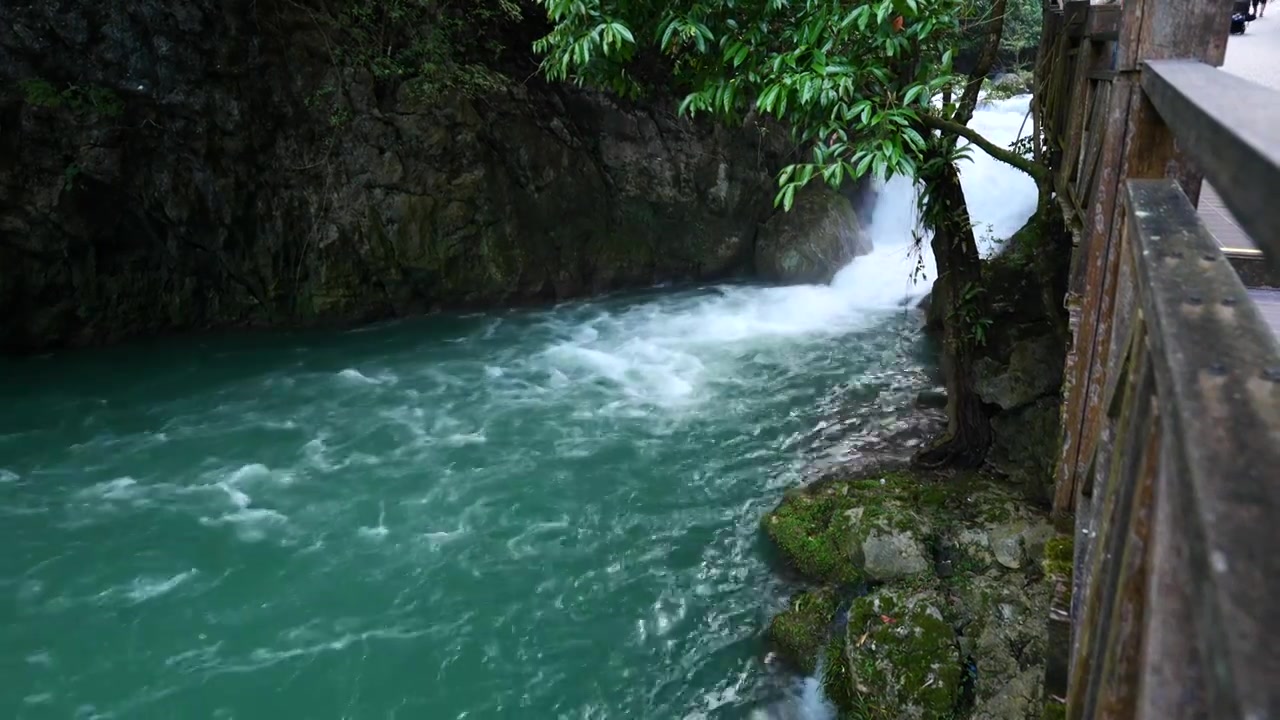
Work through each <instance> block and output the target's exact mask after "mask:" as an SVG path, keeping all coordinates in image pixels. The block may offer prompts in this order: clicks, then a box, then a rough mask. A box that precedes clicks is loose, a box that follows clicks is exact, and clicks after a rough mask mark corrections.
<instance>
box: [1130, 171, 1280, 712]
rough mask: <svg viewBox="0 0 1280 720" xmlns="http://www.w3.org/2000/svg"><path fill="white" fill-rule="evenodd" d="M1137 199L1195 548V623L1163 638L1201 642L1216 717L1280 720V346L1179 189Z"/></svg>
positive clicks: (1184, 510) (1155, 362)
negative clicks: (1279, 644) (1279, 640)
mask: <svg viewBox="0 0 1280 720" xmlns="http://www.w3.org/2000/svg"><path fill="white" fill-rule="evenodd" d="M1125 193H1126V205H1127V208H1128V223H1129V233H1130V237H1131V238H1132V239H1133V242H1132V244H1131V252H1132V253H1133V255H1134V258H1135V262H1136V265H1137V270H1138V276H1139V284H1140V287H1141V292H1140V293H1139V295H1140V297H1141V298H1142V303H1143V315H1144V318H1145V320H1146V322H1147V323H1148V326H1149V328H1150V332H1149V333H1148V337H1149V338H1150V342H1151V350H1152V367H1153V370H1154V372H1155V380H1156V387H1157V389H1158V392H1159V397H1160V403H1161V409H1162V410H1161V413H1160V418H1161V425H1162V432H1163V434H1164V438H1165V441H1166V442H1167V443H1168V444H1169V445H1170V446H1172V448H1173V450H1174V452H1173V453H1172V458H1171V459H1172V460H1173V461H1174V462H1175V463H1176V465H1175V466H1174V467H1162V468H1161V472H1162V474H1163V473H1170V474H1171V475H1170V476H1171V477H1172V478H1173V480H1172V482H1174V483H1176V484H1177V489H1176V492H1175V493H1174V495H1175V496H1176V498H1177V500H1178V507H1177V508H1176V509H1175V515H1176V517H1175V520H1177V518H1181V522H1177V524H1178V525H1179V526H1180V528H1179V537H1178V538H1177V542H1179V543H1181V544H1183V545H1184V546H1185V547H1186V548H1187V550H1188V551H1189V553H1190V554H1189V558H1188V563H1189V565H1188V571H1189V573H1190V578H1188V579H1189V581H1190V588H1189V601H1190V603H1191V608H1190V612H1189V616H1190V617H1191V618H1192V619H1193V628H1177V629H1173V628H1166V629H1162V631H1164V632H1168V631H1170V630H1172V631H1173V632H1181V631H1188V630H1189V631H1191V632H1193V633H1194V641H1195V644H1196V645H1197V646H1198V651H1199V652H1200V653H1201V654H1202V656H1203V659H1204V667H1205V668H1208V669H1210V671H1209V672H1207V673H1206V674H1205V680H1206V682H1207V683H1208V687H1207V688H1206V689H1207V693H1206V701H1207V702H1206V704H1207V706H1208V710H1209V716H1210V717H1214V718H1274V717H1280V683H1277V682H1276V678H1280V651H1277V649H1276V647H1275V643H1274V638H1273V637H1272V636H1273V634H1274V632H1273V631H1274V628H1275V627H1277V625H1278V624H1280V606H1278V605H1277V603H1276V601H1275V598H1276V596H1277V594H1280V553H1277V552H1276V549H1277V548H1280V522H1278V521H1277V518H1280V482H1277V479H1278V478H1280V346H1278V345H1277V342H1276V338H1275V336H1274V335H1273V334H1272V333H1271V331H1270V329H1269V328H1268V327H1267V326H1266V324H1265V323H1264V321H1263V319H1262V316H1261V314H1260V313H1259V312H1258V309H1257V308H1256V307H1255V306H1254V305H1253V303H1252V301H1251V300H1250V299H1249V296H1248V294H1247V293H1246V291H1245V288H1244V286H1243V285H1242V284H1241V282H1240V279H1239V278H1238V277H1237V276H1236V274H1235V272H1234V271H1233V270H1232V269H1231V267H1230V265H1229V264H1228V263H1227V261H1226V259H1225V258H1224V257H1223V255H1222V253H1221V251H1220V250H1219V249H1218V248H1217V246H1216V243H1215V242H1214V239H1213V236H1212V235H1211V234H1210V233H1209V231H1208V229H1206V228H1205V227H1204V225H1203V223H1202V222H1201V221H1200V218H1199V215H1198V214H1197V213H1196V209H1195V207H1194V206H1193V205H1192V204H1191V202H1190V200H1188V198H1187V197H1186V195H1185V194H1184V193H1183V192H1182V189H1181V188H1180V187H1179V186H1178V184H1177V183H1176V182H1175V181H1173V180H1169V179H1166V180H1129V181H1127V182H1126V183H1125ZM1153 660H1154V659H1153V658H1151V657H1148V658H1147V662H1148V663H1151V662H1153ZM1144 674H1145V675H1147V676H1148V677H1150V676H1151V675H1152V673H1144ZM1176 690H1177V689H1176V688H1172V689H1168V690H1167V692H1175V691H1176ZM1144 692H1146V691H1144ZM1146 695H1147V697H1146V699H1145V701H1144V702H1150V697H1149V693H1146Z"/></svg>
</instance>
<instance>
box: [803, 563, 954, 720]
mask: <svg viewBox="0 0 1280 720" xmlns="http://www.w3.org/2000/svg"><path fill="white" fill-rule="evenodd" d="M943 603H944V599H943V598H942V596H941V595H939V594H938V593H937V592H936V591H934V590H931V589H919V590H917V589H899V588H895V587H893V586H887V587H884V588H881V589H879V590H876V591H875V592H873V593H871V594H870V595H867V596H865V597H862V598H858V599H857V600H855V601H854V603H853V605H852V607H851V608H850V610H849V622H848V625H847V626H846V628H845V634H844V635H843V636H842V637H838V638H836V639H835V640H834V641H833V643H832V645H831V646H830V647H829V649H828V654H827V662H828V664H829V665H828V672H827V673H826V676H825V677H824V678H823V683H824V689H825V691H826V693H827V696H828V697H830V698H832V699H833V700H834V701H835V702H836V703H837V704H838V705H839V706H841V707H846V708H852V707H858V708H864V709H866V710H867V711H869V713H870V715H871V716H872V717H880V716H886V717H895V718H904V719H909V720H943V719H944V718H948V717H950V716H951V712H952V711H953V710H954V708H955V703H956V696H957V693H958V691H959V688H960V680H961V664H960V660H961V658H960V656H959V653H958V650H957V644H956V633H955V630H954V629H953V628H952V626H951V624H950V623H949V622H947V620H946V619H945V617H944V616H943V612H942V610H941V608H942V607H943Z"/></svg>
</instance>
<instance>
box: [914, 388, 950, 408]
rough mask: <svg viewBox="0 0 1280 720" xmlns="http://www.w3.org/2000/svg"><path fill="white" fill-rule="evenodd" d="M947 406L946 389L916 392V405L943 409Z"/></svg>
mask: <svg viewBox="0 0 1280 720" xmlns="http://www.w3.org/2000/svg"><path fill="white" fill-rule="evenodd" d="M946 406H947V392H946V391H945V390H921V391H920V392H919V393H917V394H916V407H921V408H935V409H942V408H945V407H946Z"/></svg>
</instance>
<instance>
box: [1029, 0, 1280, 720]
mask: <svg viewBox="0 0 1280 720" xmlns="http://www.w3.org/2000/svg"><path fill="white" fill-rule="evenodd" d="M1061 7H1062V8H1063V11H1060V12H1053V11H1046V12H1045V14H1044V20H1045V37H1044V39H1043V40H1042V49H1041V57H1040V58H1039V60H1038V66H1037V73H1038V75H1037V78H1038V81H1039V85H1038V87H1040V88H1042V89H1044V88H1049V89H1048V90H1046V91H1045V92H1046V95H1045V97H1044V98H1037V103H1038V104H1037V108H1038V109H1039V110H1040V120H1041V128H1042V130H1043V131H1044V132H1046V134H1048V135H1050V137H1051V148H1054V149H1058V150H1059V151H1060V152H1059V153H1057V154H1054V153H1052V152H1051V153H1050V154H1049V155H1048V161H1049V163H1050V164H1051V166H1052V169H1053V171H1054V181H1055V190H1056V191H1057V194H1058V197H1059V199H1060V200H1061V201H1062V202H1063V204H1064V205H1066V206H1067V207H1066V208H1065V212H1064V214H1065V215H1066V217H1067V218H1068V221H1069V222H1071V223H1078V224H1075V226H1074V227H1073V230H1074V231H1075V232H1076V238H1075V239H1076V241H1077V243H1078V244H1077V248H1076V251H1075V252H1076V257H1075V258H1074V259H1073V268H1072V277H1071V282H1070V285H1069V291H1068V298H1067V306H1068V312H1069V315H1070V319H1071V332H1072V347H1071V350H1070V352H1069V354H1068V360H1067V372H1066V382H1065V384H1064V412H1063V434H1062V454H1061V456H1060V461H1059V464H1058V467H1057V471H1056V472H1057V486H1056V488H1055V497H1054V508H1055V510H1056V511H1057V512H1059V513H1063V514H1066V513H1074V515H1075V542H1076V544H1075V551H1076V554H1075V559H1074V563H1073V568H1074V573H1073V575H1072V577H1071V584H1070V587H1069V589H1068V588H1067V587H1066V584H1065V583H1063V582H1058V583H1056V584H1055V586H1054V599H1053V608H1054V610H1053V611H1051V613H1050V625H1051V628H1056V627H1057V626H1058V625H1061V624H1062V622H1063V616H1064V615H1065V616H1066V617H1069V620H1070V625H1071V632H1070V638H1069V643H1068V644H1069V647H1066V648H1062V647H1061V646H1057V647H1055V648H1054V649H1053V652H1052V653H1051V657H1052V658H1054V663H1053V664H1052V665H1053V666H1055V667H1060V666H1061V665H1058V663H1061V664H1062V665H1067V666H1069V670H1068V671H1067V673H1066V675H1067V676H1068V679H1067V681H1066V683H1065V685H1064V683H1063V682H1062V681H1061V673H1057V674H1054V673H1047V674H1046V689H1047V691H1048V692H1049V694H1050V695H1052V696H1054V697H1061V698H1064V699H1065V700H1066V710H1067V717H1068V718H1069V719H1070V720H1135V719H1138V720H1184V719H1185V720H1193V719H1194V720H1199V719H1200V718H1215V719H1217V718H1224V719H1225V718H1229V719H1231V720H1253V719H1254V718H1257V719H1259V720H1261V719H1262V718H1273V719H1277V720H1280V650H1277V647H1278V646H1277V644H1276V628H1280V603H1278V602H1277V601H1276V600H1275V597H1276V595H1277V594H1280V347H1278V345H1277V340H1276V336H1275V335H1274V334H1273V332H1272V330H1271V329H1270V328H1268V327H1267V325H1266V324H1265V323H1264V321H1263V318H1262V316H1261V314H1260V312H1259V310H1258V308H1257V306H1255V305H1254V304H1253V301H1252V299H1251V297H1250V295H1249V294H1248V292H1247V291H1246V290H1245V288H1244V285H1243V284H1242V282H1241V280H1240V277H1239V276H1237V275H1236V272H1235V271H1234V270H1233V269H1232V268H1231V266H1230V264H1229V263H1228V262H1227V259H1226V257H1225V256H1224V255H1223V251H1222V250H1220V249H1219V248H1218V244H1217V242H1216V240H1215V239H1214V237H1213V236H1212V235H1211V234H1210V232H1209V231H1208V229H1207V228H1206V227H1205V226H1204V224H1203V222H1202V220H1201V218H1200V216H1199V214H1198V213H1197V210H1196V208H1195V202H1194V201H1195V198H1196V197H1198V193H1199V187H1200V183H1201V179H1202V178H1204V179H1207V180H1208V181H1210V182H1211V183H1212V184H1213V185H1214V186H1215V187H1216V188H1217V189H1218V190H1219V191H1220V193H1221V194H1222V196H1223V198H1224V200H1225V202H1226V204H1227V206H1228V207H1229V208H1230V209H1231V210H1232V211H1233V212H1234V213H1235V214H1236V216H1237V218H1239V220H1240V221H1241V223H1242V225H1243V226H1244V228H1245V229H1246V230H1247V231H1248V232H1249V234H1250V235H1251V236H1253V239H1254V241H1255V242H1256V243H1257V244H1258V245H1259V247H1260V248H1261V249H1262V254H1264V255H1265V256H1266V257H1267V259H1268V260H1269V261H1271V262H1272V263H1273V264H1274V265H1276V266H1277V268H1278V269H1280V229H1278V228H1280V201H1275V200H1272V195H1273V193H1274V191H1275V188H1277V187H1280V124H1276V121H1275V119H1276V118H1280V93H1277V92H1274V91H1272V90H1269V89H1267V88H1263V87H1261V86H1258V85H1255V84H1253V83H1250V82H1248V81H1246V80H1244V79H1242V78H1239V77H1236V76H1232V75H1229V74H1227V73H1224V72H1221V71H1219V70H1216V69H1215V68H1214V67H1213V66H1214V65H1216V64H1220V63H1221V62H1222V60H1223V57H1224V54H1225V47H1226V32H1227V27H1226V24H1225V22H1226V21H1225V16H1224V15H1223V14H1222V13H1223V12H1224V10H1223V8H1222V5H1221V3H1220V2H1216V0H1215V2H1206V0H1125V2H1124V3H1123V5H1122V6H1121V5H1118V4H1117V5H1113V6H1111V7H1110V8H1107V9H1106V10H1105V11H1104V10H1103V9H1102V7H1103V6H1099V5H1093V4H1089V5H1088V6H1086V5H1085V4H1084V3H1083V2H1081V1H1080V0H1071V1H1069V2H1065V3H1063V4H1062V5H1061ZM1118 10H1122V15H1121V16H1120V17H1119V18H1118V20H1119V22H1118V23H1116V26H1115V29H1114V30H1113V29H1112V24H1111V23H1112V21H1113V20H1116V19H1117V18H1116V15H1115V13H1116V12H1117V11H1118ZM1178 57H1184V58H1189V59H1184V60H1178V59H1167V58H1178ZM1065 75H1069V76H1070V77H1071V78H1072V80H1071V82H1070V83H1069V84H1068V85H1067V86H1066V87H1059V85H1054V84H1052V83H1049V82H1048V81H1050V80H1053V79H1055V78H1061V77H1063V76H1065ZM1064 107H1066V108H1070V109H1071V110H1072V112H1070V113H1069V114H1068V116H1067V118H1066V120H1065V121H1064V120H1063V118H1061V117H1060V116H1061V115H1062V112H1061V110H1062V108H1064ZM1064 611H1065V612H1064ZM1055 613H1056V614H1055ZM1058 630H1059V632H1058V635H1057V637H1059V638H1062V637H1064V635H1065V634H1064V633H1062V632H1061V628H1058Z"/></svg>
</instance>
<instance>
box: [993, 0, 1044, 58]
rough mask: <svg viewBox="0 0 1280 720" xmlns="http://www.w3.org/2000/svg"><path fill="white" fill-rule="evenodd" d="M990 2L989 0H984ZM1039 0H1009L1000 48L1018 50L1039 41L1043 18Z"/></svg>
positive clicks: (1034, 44) (1036, 43)
mask: <svg viewBox="0 0 1280 720" xmlns="http://www.w3.org/2000/svg"><path fill="white" fill-rule="evenodd" d="M984 2H990V0H984ZM1042 13H1043V7H1042V5H1041V0H1009V6H1008V10H1007V11H1006V13H1005V18H1004V36H1003V37H1001V38H1000V49H1001V50H1006V51H1019V50H1025V49H1027V48H1032V47H1035V46H1036V45H1038V44H1039V43H1040V33H1041V23H1042V19H1043V14H1042Z"/></svg>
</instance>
